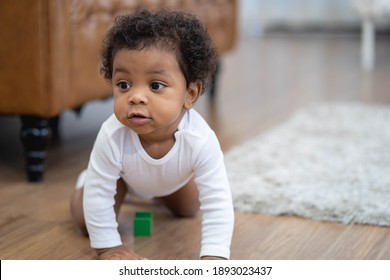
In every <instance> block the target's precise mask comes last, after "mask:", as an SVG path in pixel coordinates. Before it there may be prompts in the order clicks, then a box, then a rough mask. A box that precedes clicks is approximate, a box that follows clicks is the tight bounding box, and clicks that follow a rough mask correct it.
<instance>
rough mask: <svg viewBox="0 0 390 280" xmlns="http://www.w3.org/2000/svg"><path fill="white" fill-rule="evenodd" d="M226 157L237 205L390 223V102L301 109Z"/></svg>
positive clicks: (278, 212) (345, 220) (337, 219)
mask: <svg viewBox="0 0 390 280" xmlns="http://www.w3.org/2000/svg"><path fill="white" fill-rule="evenodd" d="M225 163H226V168H227V172H228V176H229V180H230V183H231V187H232V193H233V200H234V205H235V209H236V210H238V211H244V212H259V213H264V214H269V215H294V216H302V217H305V218H311V219H316V220H321V221H330V222H340V223H346V224H349V223H359V224H372V225H381V226H390V107H385V106H381V105H363V104H356V103H351V104H348V103H345V104H323V105H317V106H313V107H310V108H304V109H301V110H300V111H298V112H297V113H295V114H294V115H293V116H292V117H291V119H290V120H289V121H287V122H286V123H284V124H282V125H280V126H278V127H276V128H275V129H273V130H271V131H269V132H265V133H264V134H261V135H259V136H257V137H255V138H254V139H252V140H250V141H249V142H247V143H244V144H242V145H240V146H237V147H235V148H233V149H232V150H230V151H228V152H227V153H226V154H225Z"/></svg>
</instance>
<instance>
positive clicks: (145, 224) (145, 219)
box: [133, 211, 153, 236]
mask: <svg viewBox="0 0 390 280" xmlns="http://www.w3.org/2000/svg"><path fill="white" fill-rule="evenodd" d="M133 229H134V236H151V235H152V231H153V213H152V212H151V211H137V212H136V213H135V217H134V222H133Z"/></svg>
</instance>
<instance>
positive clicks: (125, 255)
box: [96, 245, 146, 260]
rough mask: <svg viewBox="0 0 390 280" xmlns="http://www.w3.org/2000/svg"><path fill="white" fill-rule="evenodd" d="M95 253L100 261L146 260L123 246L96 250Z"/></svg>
mask: <svg viewBox="0 0 390 280" xmlns="http://www.w3.org/2000/svg"><path fill="white" fill-rule="evenodd" d="M96 252H97V254H98V256H99V259H100V260H146V258H143V257H141V256H140V255H138V254H137V253H135V252H133V250H131V249H129V248H127V247H126V246H124V245H121V246H118V247H113V248H106V249H96Z"/></svg>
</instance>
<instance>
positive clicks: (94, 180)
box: [80, 109, 234, 258]
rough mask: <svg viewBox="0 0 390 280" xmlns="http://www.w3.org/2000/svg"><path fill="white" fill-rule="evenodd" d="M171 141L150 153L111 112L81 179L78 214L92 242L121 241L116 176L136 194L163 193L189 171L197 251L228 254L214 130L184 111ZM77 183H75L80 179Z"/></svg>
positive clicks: (225, 194)
mask: <svg viewBox="0 0 390 280" xmlns="http://www.w3.org/2000/svg"><path fill="white" fill-rule="evenodd" d="M175 139H176V141H175V144H174V146H173V147H172V149H171V150H170V151H169V152H168V153H167V154H166V155H165V156H164V157H163V158H160V159H154V158H152V157H150V156H149V155H148V154H147V153H146V151H145V150H144V149H143V147H142V145H141V142H140V139H139V136H138V135H137V134H136V133H135V132H134V131H132V130H131V129H129V128H128V127H126V126H124V125H122V124H121V123H120V122H119V121H118V120H117V118H116V117H115V115H114V114H113V115H112V116H111V117H109V118H108V120H107V121H105V122H104V124H103V125H102V127H101V129H100V131H99V134H98V136H97V139H96V142H95V144H94V147H93V150H92V153H91V158H90V161H89V165H88V169H87V173H86V176H85V181H84V182H83V183H84V184H83V185H84V202H83V204H84V205H83V206H84V214H85V220H86V224H87V228H88V232H89V237H90V240H91V247H93V248H111V247H114V246H119V245H121V244H122V241H121V238H120V235H119V233H118V230H117V226H118V225H117V222H116V218H115V212H114V209H113V205H114V203H115V200H114V196H115V193H116V182H117V180H118V179H119V178H122V179H123V180H124V181H125V183H126V185H127V188H128V189H129V191H131V192H133V193H136V194H138V195H140V196H142V197H146V198H152V197H158V196H166V195H169V194H171V193H173V192H175V191H177V190H178V189H179V188H181V187H182V186H184V185H185V184H186V183H187V182H188V181H189V180H190V179H191V177H194V179H195V182H196V184H197V186H198V189H199V200H200V203H201V207H200V209H201V211H202V213H203V217H202V244H201V252H200V256H220V257H224V258H229V256H230V243H231V239H232V233H233V225H234V211H233V203H232V197H231V191H230V186H229V182H228V179H227V176H226V170H225V165H224V162H223V154H222V151H221V148H220V145H219V142H218V140H217V137H216V135H215V133H214V132H213V131H212V130H211V128H210V127H209V126H208V124H207V123H206V122H205V121H204V119H203V118H202V117H201V116H200V115H199V114H198V113H197V112H196V111H195V110H194V109H191V110H189V111H187V112H186V114H185V115H184V117H183V119H182V120H181V122H180V124H179V127H178V130H177V131H176V133H175ZM80 184H81V183H80Z"/></svg>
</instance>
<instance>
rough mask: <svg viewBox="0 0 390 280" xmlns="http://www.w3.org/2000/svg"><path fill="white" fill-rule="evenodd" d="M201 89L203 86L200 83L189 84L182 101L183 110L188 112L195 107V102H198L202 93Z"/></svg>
mask: <svg viewBox="0 0 390 280" xmlns="http://www.w3.org/2000/svg"><path fill="white" fill-rule="evenodd" d="M202 88H203V85H202V82H201V81H196V82H192V83H190V85H189V86H188V88H187V95H186V99H185V101H184V108H186V109H187V110H189V109H191V108H192V107H194V106H195V104H196V101H197V100H198V98H199V96H200V95H201V93H202Z"/></svg>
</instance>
